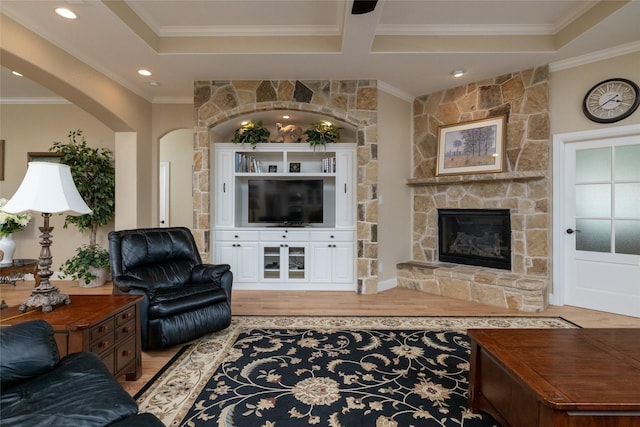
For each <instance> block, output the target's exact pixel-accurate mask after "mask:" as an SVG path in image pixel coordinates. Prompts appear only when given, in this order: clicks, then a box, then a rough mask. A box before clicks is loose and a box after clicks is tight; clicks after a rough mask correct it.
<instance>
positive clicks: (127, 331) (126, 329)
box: [122, 326, 131, 334]
mask: <svg viewBox="0 0 640 427" xmlns="http://www.w3.org/2000/svg"><path fill="white" fill-rule="evenodd" d="M129 332H131V328H130V327H128V326H125V327H124V328H122V333H124V334H128V333H129Z"/></svg>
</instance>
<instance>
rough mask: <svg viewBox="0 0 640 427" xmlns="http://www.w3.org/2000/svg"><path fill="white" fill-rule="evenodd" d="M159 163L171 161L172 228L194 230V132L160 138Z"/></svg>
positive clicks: (176, 132) (169, 134) (170, 218)
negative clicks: (192, 184) (192, 172)
mask: <svg viewBox="0 0 640 427" xmlns="http://www.w3.org/2000/svg"><path fill="white" fill-rule="evenodd" d="M160 161H161V162H169V226H171V227H180V226H182V227H188V228H191V227H193V209H192V207H193V196H192V194H191V171H192V166H193V130H192V129H181V130H175V131H172V132H169V133H168V134H166V135H165V136H164V137H162V138H160Z"/></svg>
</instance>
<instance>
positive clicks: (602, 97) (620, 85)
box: [582, 78, 640, 123]
mask: <svg viewBox="0 0 640 427" xmlns="http://www.w3.org/2000/svg"><path fill="white" fill-rule="evenodd" d="M638 105H640V89H638V85H637V84H635V83H634V82H632V81H631V80H627V79H621V78H616V79H609V80H604V81H602V82H600V83H598V84H597V85H595V86H594V87H592V88H591V89H589V91H588V92H587V94H586V95H585V97H584V101H583V102H582V111H583V112H584V115H585V116H587V118H588V119H589V120H593V121H594V122H597V123H614V122H617V121H619V120H622V119H624V118H627V117H629V116H630V115H631V114H633V112H634V111H636V109H637V108H638Z"/></svg>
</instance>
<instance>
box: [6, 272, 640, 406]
mask: <svg viewBox="0 0 640 427" xmlns="http://www.w3.org/2000/svg"><path fill="white" fill-rule="evenodd" d="M53 283H54V284H55V285H56V286H58V287H59V288H60V290H61V291H62V292H64V293H67V294H69V295H78V294H111V285H110V284H106V285H104V286H101V287H98V288H81V287H79V286H78V284H77V283H76V282H68V281H55V282H53ZM32 287H33V282H29V281H25V282H23V281H19V282H17V284H16V286H12V285H8V284H3V285H0V299H2V300H4V301H5V302H6V303H7V304H8V305H9V306H13V305H18V304H20V303H21V302H22V301H24V300H25V299H26V298H27V297H28V296H29V294H30V293H31V288H32ZM71 303H72V304H73V298H72V302H71ZM232 311H233V314H234V315H274V316H278V315H291V316H295V315H307V316H309V315H311V316H323V315H324V316H329V315H334V316H345V315H349V316H531V315H534V316H536V315H537V316H559V317H563V318H565V319H567V320H569V321H571V322H573V323H576V324H578V325H580V326H582V327H585V328H640V319H638V318H634V317H628V316H620V315H616V314H610V313H604V312H600V311H594V310H587V309H583V308H577V307H570V306H564V307H556V306H551V307H550V308H549V309H547V310H545V311H544V312H541V313H522V312H518V311H513V310H506V309H501V308H496V307H491V306H485V305H480V304H475V303H470V302H467V301H462V300H457V299H452V298H446V297H441V296H436V295H430V294H426V293H423V292H419V291H413V290H410V289H402V288H395V289H391V290H388V291H384V292H382V293H380V294H376V295H357V294H355V293H352V292H304V291H292V292H282V291H240V290H235V291H234V292H233V303H232ZM180 348H181V346H176V347H173V348H169V349H165V350H160V351H149V352H143V355H142V377H141V378H140V379H139V380H137V381H124V378H122V379H121V383H122V385H123V386H124V387H125V389H126V390H127V391H128V392H129V393H131V394H132V395H133V394H135V393H136V392H137V391H138V390H139V389H140V388H141V387H142V386H143V385H144V384H145V383H146V382H147V381H149V380H150V379H151V377H153V375H154V374H155V373H156V372H158V370H160V369H161V368H162V367H163V366H164V365H165V364H166V363H167V362H168V361H169V359H171V357H172V356H173V355H174V354H175V353H176V352H177V351H178V350H179V349H180Z"/></svg>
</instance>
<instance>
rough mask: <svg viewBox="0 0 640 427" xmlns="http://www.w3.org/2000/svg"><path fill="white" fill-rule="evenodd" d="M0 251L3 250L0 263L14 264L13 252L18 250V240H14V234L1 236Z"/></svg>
mask: <svg viewBox="0 0 640 427" xmlns="http://www.w3.org/2000/svg"><path fill="white" fill-rule="evenodd" d="M0 251H2V260H1V261H0V265H11V264H13V253H14V252H15V251H16V242H14V241H13V235H11V234H9V235H8V236H2V238H0Z"/></svg>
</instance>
